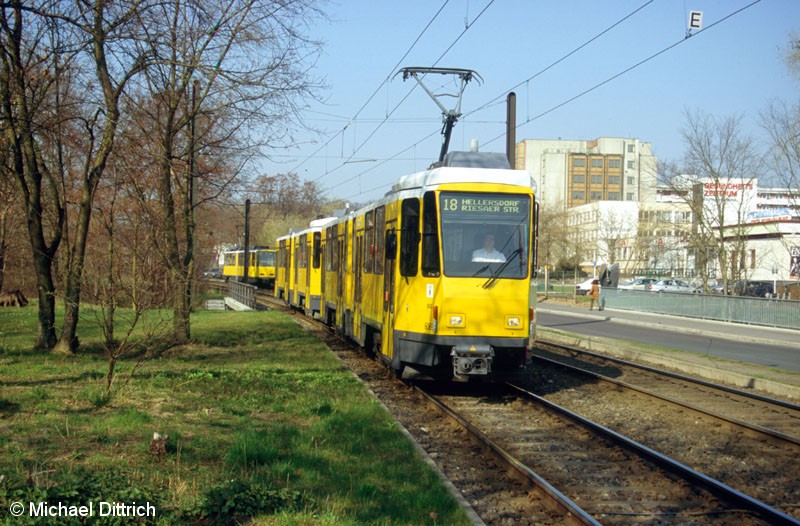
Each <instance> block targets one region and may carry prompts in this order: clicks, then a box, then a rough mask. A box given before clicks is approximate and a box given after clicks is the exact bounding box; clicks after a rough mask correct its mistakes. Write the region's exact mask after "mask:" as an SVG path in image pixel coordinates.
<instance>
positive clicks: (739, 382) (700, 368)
mask: <svg viewBox="0 0 800 526" xmlns="http://www.w3.org/2000/svg"><path fill="white" fill-rule="evenodd" d="M537 341H542V342H553V343H560V344H563V345H572V346H575V347H581V348H583V349H587V350H589V351H592V352H597V353H601V354H608V355H609V356H613V357H615V358H622V359H625V360H629V361H632V362H640V363H645V364H649V365H653V366H659V367H668V368H670V369H673V370H676V371H680V372H682V373H685V374H689V375H693V376H699V377H702V378H705V379H707V380H711V381H718V382H725V383H728V384H732V385H735V386H737V387H740V388H742V389H758V390H759V391H763V392H766V393H770V394H772V395H774V396H781V397H786V398H791V399H793V400H800V387H797V386H793V385H788V384H785V383H782V382H776V381H774V380H771V379H768V378H760V377H757V376H755V375H748V374H743V373H738V372H734V371H726V370H725V369H720V368H717V367H711V366H707V365H702V364H697V363H692V362H689V361H683V360H680V359H678V358H676V357H672V356H665V355H663V354H659V353H651V352H647V351H642V350H636V349H631V348H628V347H625V346H624V342H613V341H605V339H602V338H585V337H580V336H576V335H574V334H568V333H565V332H562V331H558V330H556V329H546V330H539V331H538V332H537ZM761 373H762V374H764V375H765V376H766V375H768V374H769V372H768V370H766V369H765V370H763V371H761Z"/></svg>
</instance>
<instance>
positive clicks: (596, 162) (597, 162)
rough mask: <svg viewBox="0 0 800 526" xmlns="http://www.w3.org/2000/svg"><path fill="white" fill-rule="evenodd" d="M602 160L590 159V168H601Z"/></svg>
mask: <svg viewBox="0 0 800 526" xmlns="http://www.w3.org/2000/svg"><path fill="white" fill-rule="evenodd" d="M602 167H603V159H592V168H602Z"/></svg>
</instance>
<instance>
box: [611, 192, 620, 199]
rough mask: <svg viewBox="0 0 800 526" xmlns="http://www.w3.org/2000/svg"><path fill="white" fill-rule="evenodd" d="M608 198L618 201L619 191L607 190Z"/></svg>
mask: <svg viewBox="0 0 800 526" xmlns="http://www.w3.org/2000/svg"><path fill="white" fill-rule="evenodd" d="M608 200H609V201H619V200H620V195H619V192H608Z"/></svg>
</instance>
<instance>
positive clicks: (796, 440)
mask: <svg viewBox="0 0 800 526" xmlns="http://www.w3.org/2000/svg"><path fill="white" fill-rule="evenodd" d="M534 359H536V360H540V361H543V362H546V363H549V364H552V365H556V366H558V367H563V368H565V369H569V370H571V371H575V372H577V373H579V374H582V375H585V376H588V377H590V378H592V379H594V380H600V381H603V382H608V383H610V384H612V385H616V386H618V387H622V388H624V389H628V390H630V391H634V392H637V393H642V394H645V395H647V396H652V397H653V398H658V399H659V400H663V401H665V402H669V403H671V404H675V405H677V406H680V407H684V408H686V409H690V410H692V411H696V412H698V413H701V414H704V415H707V416H710V417H712V418H716V419H718V420H721V421H723V422H727V423H730V424H734V425H736V426H740V427H743V428H745V429H749V430H751V431H755V432H757V433H759V434H763V435H767V436H769V437H771V438H775V439H778V440H783V441H785V442H789V443H790V444H794V445H800V437H796V436H792V435H787V434H786V433H782V432H780V431H777V430H775V429H771V428H769V427H764V426H762V425H759V424H755V423H753V422H747V421H745V420H740V419H738V418H736V417H733V416H730V415H726V414H724V413H718V412H716V411H712V410H711V409H706V408H704V407H700V406H698V405H694V404H692V403H690V402H687V401H685V400H680V399H678V398H673V397H671V396H667V395H664V394H661V393H657V392H655V391H651V390H650V389H646V388H644V387H640V386H638V385H633V384H630V383H628V382H623V381H622V380H617V379H616V378H611V377H608V376H604V375H602V374H599V373H596V372H594V371H589V370H587V369H582V368H580V367H577V366H575V365H570V364H566V363H562V362H559V361H558V360H553V359H550V358H545V357H543V356H534ZM705 387H712V388H713V387H714V385H713V384H709V385H707V386H705Z"/></svg>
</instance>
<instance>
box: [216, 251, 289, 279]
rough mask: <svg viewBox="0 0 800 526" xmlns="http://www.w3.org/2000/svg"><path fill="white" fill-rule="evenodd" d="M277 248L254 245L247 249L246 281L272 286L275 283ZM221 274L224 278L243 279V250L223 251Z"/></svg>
mask: <svg viewBox="0 0 800 526" xmlns="http://www.w3.org/2000/svg"><path fill="white" fill-rule="evenodd" d="M276 252H277V250H275V249H274V248H269V247H254V248H252V249H251V250H248V251H247V253H248V257H249V262H248V268H247V276H248V279H247V281H248V282H249V283H251V284H254V285H258V286H262V287H272V286H273V284H274V283H275V255H276ZM222 257H223V267H222V276H223V277H224V278H225V279H226V280H229V279H234V280H236V281H244V279H243V278H244V257H245V256H244V250H228V251H225V252H223V254H222Z"/></svg>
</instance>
